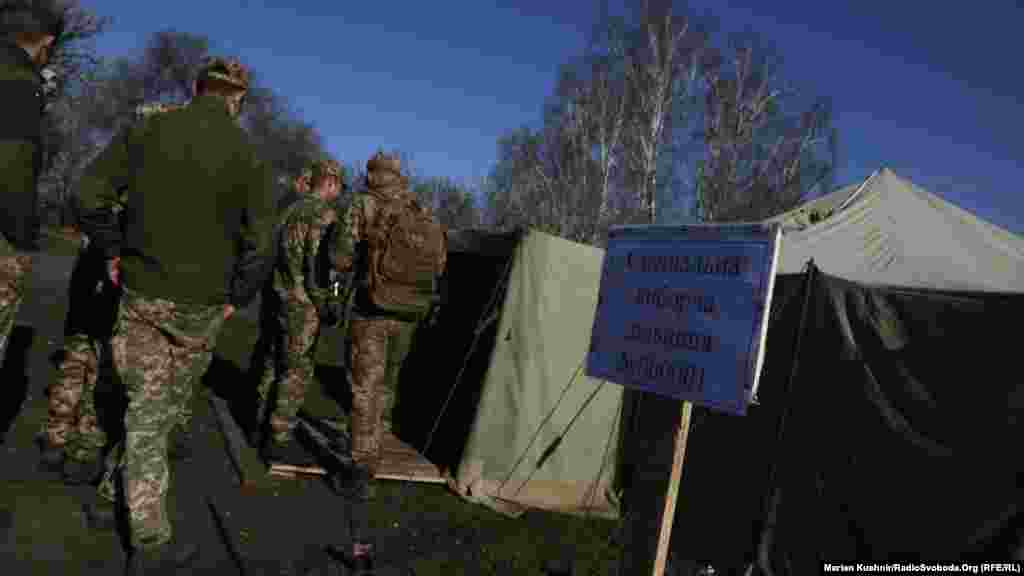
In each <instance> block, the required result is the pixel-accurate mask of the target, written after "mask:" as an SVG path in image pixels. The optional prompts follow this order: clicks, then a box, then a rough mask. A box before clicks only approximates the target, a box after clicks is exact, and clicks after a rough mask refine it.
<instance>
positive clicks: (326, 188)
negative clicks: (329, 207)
mask: <svg viewBox="0 0 1024 576" xmlns="http://www.w3.org/2000/svg"><path fill="white" fill-rule="evenodd" d="M311 169H312V170H311V173H310V177H309V186H310V189H311V190H312V192H313V193H314V194H317V195H319V196H320V197H321V198H323V199H324V200H334V199H335V198H337V197H338V194H339V193H340V192H341V190H342V188H343V187H344V182H345V168H344V167H343V166H342V165H341V164H339V163H338V162H337V161H336V160H332V159H329V158H328V159H324V160H318V161H316V162H314V163H313V166H311Z"/></svg>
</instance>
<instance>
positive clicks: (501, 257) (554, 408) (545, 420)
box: [395, 230, 622, 517]
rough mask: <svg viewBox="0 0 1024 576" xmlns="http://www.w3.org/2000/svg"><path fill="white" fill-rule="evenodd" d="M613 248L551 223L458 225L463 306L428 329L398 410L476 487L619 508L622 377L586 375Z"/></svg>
mask: <svg viewBox="0 0 1024 576" xmlns="http://www.w3.org/2000/svg"><path fill="white" fill-rule="evenodd" d="M602 256H603V251H602V250H600V249H597V248H593V247H589V246H584V245H581V244H577V243H574V242H570V241H567V240H563V239H561V238H557V237H554V236H550V235H548V234H544V233H542V232H538V231H521V232H513V233H508V234H495V233H487V232H479V231H471V230H463V231H453V232H452V233H451V234H450V237H449V260H448V285H449V290H450V296H449V305H448V306H447V307H446V308H445V310H444V313H443V314H442V315H441V318H440V321H439V322H438V324H437V325H436V326H435V327H433V328H429V329H428V328H424V329H423V330H422V331H421V332H420V334H419V335H418V336H417V338H416V341H415V344H414V348H413V350H412V352H411V353H410V357H409V360H408V361H407V362H406V365H405V367H404V368H403V372H402V377H401V387H400V393H399V400H398V406H396V408H395V410H396V416H395V419H396V431H397V434H398V436H399V437H400V438H402V439H403V440H406V441H407V442H408V443H410V444H411V445H413V446H415V447H417V448H419V449H420V450H421V451H422V452H425V453H426V456H427V457H428V458H430V459H431V460H432V461H433V462H434V463H435V464H436V465H438V466H440V467H443V468H445V469H447V470H449V471H450V472H451V475H452V479H451V481H450V483H449V484H450V486H451V487H452V488H453V489H455V491H457V492H458V493H459V494H460V495H462V496H463V497H465V498H468V499H470V500H473V501H476V502H479V503H481V504H484V505H487V506H489V507H491V508H494V509H495V510H498V511H501V512H503V513H507V514H512V515H515V514H517V513H519V512H520V511H522V510H523V509H524V508H528V507H537V508H543V509H548V510H555V511H560V512H566V513H590V514H594V515H600V516H605V517H614V516H616V515H617V514H618V506H617V504H616V499H615V498H614V496H613V493H614V490H613V479H614V475H615V472H616V466H615V462H616V461H617V460H616V459H617V454H618V436H617V434H616V431H617V423H618V417H619V410H620V406H621V403H622V388H621V387H620V386H618V385H615V384H612V383H606V382H602V381H595V380H591V379H590V378H587V377H586V376H585V375H584V374H583V361H584V357H585V355H586V351H587V348H588V347H589V345H590V330H591V325H592V323H593V317H594V310H595V307H596V305H597V291H598V284H599V277H600V271H601V264H602ZM435 425H436V431H435V432H434V433H433V435H432V434H431V431H432V430H433V429H434V427H435ZM428 439H430V445H429V446H428V445H427V441H428ZM542 460H543V462H541V461H542Z"/></svg>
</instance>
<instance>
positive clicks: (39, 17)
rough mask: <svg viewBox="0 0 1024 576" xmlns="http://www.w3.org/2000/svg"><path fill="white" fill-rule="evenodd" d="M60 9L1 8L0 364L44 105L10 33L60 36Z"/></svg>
mask: <svg viewBox="0 0 1024 576" xmlns="http://www.w3.org/2000/svg"><path fill="white" fill-rule="evenodd" d="M62 27H63V22H62V20H61V16H60V11H59V9H57V7H55V6H47V5H45V3H40V4H38V5H31V4H28V3H25V2H6V3H4V4H2V5H0V94H2V95H3V102H4V105H3V107H2V108H0V361H2V360H3V358H4V356H5V352H6V349H7V342H8V339H9V337H10V334H11V330H12V329H13V328H14V319H15V316H17V314H18V308H19V307H20V305H21V301H22V298H23V297H24V295H25V280H26V278H27V277H28V275H29V273H30V272H31V269H32V258H31V257H30V256H28V255H27V254H25V252H27V251H29V250H32V249H33V244H34V243H35V238H36V233H37V231H38V227H39V224H38V222H39V219H38V206H39V202H38V189H37V183H38V180H39V172H40V169H41V167H42V138H41V129H40V127H41V123H42V120H43V110H44V108H45V105H46V100H45V96H44V91H43V86H44V81H43V78H42V76H41V74H40V72H41V71H40V66H39V65H38V63H37V62H33V60H32V58H31V57H30V55H29V53H28V52H26V51H25V50H24V49H22V48H21V47H20V46H18V45H17V44H16V43H15V42H14V34H15V33H38V34H45V35H50V36H54V37H55V38H58V39H59V38H60V36H61V33H62Z"/></svg>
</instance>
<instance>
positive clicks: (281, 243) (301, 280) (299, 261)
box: [271, 193, 338, 312]
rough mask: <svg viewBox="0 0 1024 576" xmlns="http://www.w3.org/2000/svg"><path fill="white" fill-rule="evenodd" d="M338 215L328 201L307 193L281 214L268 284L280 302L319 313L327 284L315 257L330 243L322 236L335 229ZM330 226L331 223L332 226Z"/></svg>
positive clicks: (322, 307)
mask: <svg viewBox="0 0 1024 576" xmlns="http://www.w3.org/2000/svg"><path fill="white" fill-rule="evenodd" d="M337 224H338V214H337V212H336V211H335V208H334V206H333V204H332V203H330V202H327V201H325V200H323V199H321V198H320V197H319V196H317V195H316V194H314V193H307V194H304V195H303V196H302V198H301V199H300V200H299V201H297V202H295V203H293V204H290V205H289V206H288V207H287V208H285V210H284V212H283V213H282V214H281V220H280V223H279V226H280V230H279V232H278V237H277V239H276V241H277V242H278V245H277V247H276V250H275V252H276V260H275V264H274V271H273V273H272V279H271V285H272V287H273V289H274V292H275V293H276V294H277V296H278V298H279V299H280V301H281V302H283V303H288V304H298V305H310V306H315V307H316V309H317V310H318V311H321V312H323V311H324V309H325V305H326V303H327V296H328V294H327V291H328V287H327V286H324V285H323V283H322V282H321V280H320V276H321V275H322V274H323V272H324V271H322V270H320V269H319V267H320V266H319V262H318V256H319V255H320V253H321V252H320V250H321V245H322V244H323V243H325V242H328V243H333V242H335V241H334V240H332V239H328V238H327V237H326V236H327V234H328V233H329V231H335V230H337V229H338V226H337ZM332 225H333V226H332Z"/></svg>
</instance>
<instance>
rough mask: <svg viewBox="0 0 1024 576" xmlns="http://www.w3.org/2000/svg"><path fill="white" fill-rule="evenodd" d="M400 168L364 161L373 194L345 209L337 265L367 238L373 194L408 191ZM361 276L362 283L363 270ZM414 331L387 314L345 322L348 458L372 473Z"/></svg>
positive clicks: (380, 159) (382, 159)
mask: <svg viewBox="0 0 1024 576" xmlns="http://www.w3.org/2000/svg"><path fill="white" fill-rule="evenodd" d="M400 168H401V165H400V163H399V161H398V159H397V158H394V157H391V156H387V155H384V154H382V153H380V152H378V153H377V154H376V155H375V156H374V157H373V158H371V159H370V160H369V161H368V162H367V164H366V169H367V175H366V184H367V187H368V188H370V189H372V192H369V191H368V192H363V193H360V194H357V195H356V196H355V197H354V198H353V199H352V203H351V204H350V205H349V209H348V211H347V212H346V213H345V218H344V222H343V226H342V227H341V228H342V233H343V234H344V237H343V238H340V239H339V242H338V250H337V256H336V264H335V265H336V266H337V267H338V268H339V269H342V270H344V269H347V268H351V266H352V264H353V261H352V258H353V255H354V254H355V248H356V246H358V245H359V244H360V242H365V241H369V240H370V238H369V236H370V234H371V233H372V230H371V228H372V226H373V223H374V221H375V219H376V216H377V199H376V198H375V196H382V197H384V198H395V199H397V198H400V197H402V196H403V195H407V194H410V192H409V191H408V182H407V180H406V179H405V178H404V177H403V176H401V174H400ZM362 265H363V266H365V265H366V263H363V264H362ZM360 276H362V277H363V278H364V281H365V279H366V277H367V276H368V274H360ZM359 288H362V287H357V289H359ZM415 329H416V325H415V324H413V323H411V322H404V321H401V320H397V319H394V318H386V317H382V318H363V317H353V318H352V320H351V321H350V322H349V331H350V332H349V333H350V336H351V339H352V346H351V348H350V352H349V353H350V358H349V368H350V370H351V374H352V378H351V385H352V415H351V418H350V422H351V434H352V459H353V460H354V461H355V462H356V463H358V464H360V465H362V466H367V467H369V468H370V469H371V471H376V469H377V466H378V464H379V462H380V446H381V438H382V436H383V432H384V429H385V428H390V422H391V410H392V408H393V407H394V403H395V394H396V392H397V384H398V375H399V372H400V370H401V367H402V362H404V361H405V357H406V355H407V354H408V352H409V347H410V345H411V343H412V336H413V333H414V331H415Z"/></svg>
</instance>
